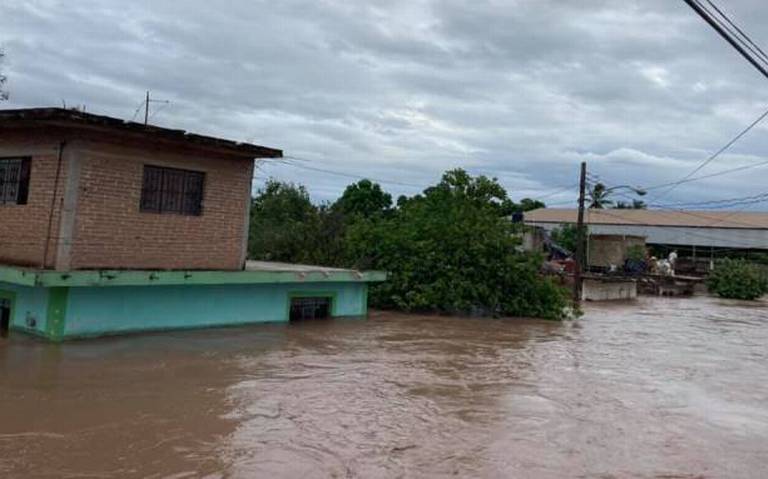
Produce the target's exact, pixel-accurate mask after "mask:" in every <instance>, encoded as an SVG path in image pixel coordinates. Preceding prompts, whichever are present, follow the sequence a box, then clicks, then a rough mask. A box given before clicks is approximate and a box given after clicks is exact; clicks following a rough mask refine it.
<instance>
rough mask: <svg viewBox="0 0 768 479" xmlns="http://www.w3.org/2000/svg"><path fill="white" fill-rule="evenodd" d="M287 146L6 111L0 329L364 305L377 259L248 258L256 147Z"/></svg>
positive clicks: (237, 319)
mask: <svg viewBox="0 0 768 479" xmlns="http://www.w3.org/2000/svg"><path fill="white" fill-rule="evenodd" d="M281 156H282V152H281V151H280V150H277V149H273V148H267V147H262V146H258V145H252V144H243V143H236V142H233V141H228V140H222V139H218V138H212V137H206V136H201V135H194V134H189V133H186V132H184V131H179V130H170V129H165V128H159V127H154V126H145V125H141V124H136V123H129V122H124V121H122V120H119V119H115V118H110V117H105V116H100V115H93V114H86V113H82V112H78V111H72V110H64V109H58V108H44V109H24V110H4V111H0V331H1V330H6V331H7V330H10V329H19V330H26V331H28V332H32V333H35V334H39V335H42V336H45V337H47V338H49V339H64V338H68V337H79V336H95V335H101V334H114V333H117V332H126V331H144V330H152V329H175V328H182V327H201V326H216V325H231V324H248V323H254V322H262V321H280V320H288V319H289V317H290V314H291V308H292V305H291V298H298V299H300V300H302V301H303V303H302V304H309V305H310V306H311V305H312V304H314V305H315V307H316V308H320V309H322V308H325V310H327V312H328V314H329V315H337V316H359V315H364V314H365V310H366V308H367V304H363V301H364V300H365V299H366V298H367V296H366V294H367V282H369V281H374V280H381V279H383V275H382V274H380V273H360V272H356V271H348V270H335V269H328V268H319V267H311V266H301V267H289V266H290V265H288V266H287V265H279V264H273V263H256V262H247V261H246V257H247V239H248V227H249V226H248V221H249V208H250V201H251V184H252V177H253V170H254V160H255V159H257V158H266V159H269V158H279V157H281ZM301 293H305V295H304V296H301ZM307 298H310V299H307ZM311 298H325V300H324V301H325V302H323V301H320V300H317V299H314V300H313V299H311ZM201 302H202V303H201ZM295 309H296V307H294V310H295ZM310 309H311V308H310Z"/></svg>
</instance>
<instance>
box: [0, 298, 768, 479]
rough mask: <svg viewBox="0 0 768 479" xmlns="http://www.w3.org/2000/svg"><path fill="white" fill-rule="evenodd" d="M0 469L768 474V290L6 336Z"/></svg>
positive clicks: (166, 473)
mask: <svg viewBox="0 0 768 479" xmlns="http://www.w3.org/2000/svg"><path fill="white" fill-rule="evenodd" d="M0 381H1V384H2V387H1V389H0V477H3V478H16V477H19V478H20V477H24V478H26V477H72V478H75V477H77V478H81V477H89V478H90V477H99V478H112V477H115V478H116V477H120V478H123V477H172V478H186V477H247V478H250V477H264V478H273V477H341V478H347V477H361V478H377V477H386V478H389V477H445V476H456V477H536V478H550V477H551V478H560V477H600V478H613V477H616V478H621V477H649V478H699V477H704V478H710V477H712V478H715V477H717V478H720V477H722V478H748V477H749V478H751V477H754V478H760V477H766V474H767V472H766V471H768V305H766V303H760V304H759V306H756V307H755V306H746V305H744V304H743V303H729V302H725V301H720V300H717V299H712V298H703V297H702V298H694V299H656V298H641V299H640V300H639V301H638V303H636V304H635V305H622V304H614V305H600V306H596V305H587V310H586V314H585V316H584V317H583V318H581V319H580V320H578V321H574V322H566V323H563V324H559V323H549V322H544V321H522V320H487V319H460V318H442V317H423V316H407V315H401V314H393V313H373V314H372V315H371V317H370V318H369V319H368V320H366V321H359V320H358V321H355V320H343V321H342V320H339V321H330V322H316V323H303V324H295V325H265V326H254V327H249V328H242V329H224V330H211V331H193V332H181V333H167V334H157V335H144V336H132V337H123V338H111V339H103V340H95V341H85V342H74V343H67V344H63V345H51V344H45V343H41V342H38V341H35V340H32V339H28V338H25V337H22V336H19V335H15V336H13V335H12V337H11V338H9V339H7V340H0Z"/></svg>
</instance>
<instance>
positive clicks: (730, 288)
mask: <svg viewBox="0 0 768 479" xmlns="http://www.w3.org/2000/svg"><path fill="white" fill-rule="evenodd" d="M707 286H708V287H709V290H710V291H711V292H713V293H715V294H717V295H718V296H720V297H722V298H729V299H745V300H754V299H757V298H759V297H761V296H763V295H764V294H766V293H768V278H766V275H765V273H764V272H763V271H762V270H761V269H759V268H758V267H757V266H755V265H753V264H750V263H747V262H746V261H743V260H734V259H724V260H722V261H721V262H719V264H718V265H717V267H716V268H715V270H714V271H713V272H712V274H711V275H710V276H709V279H708V280H707Z"/></svg>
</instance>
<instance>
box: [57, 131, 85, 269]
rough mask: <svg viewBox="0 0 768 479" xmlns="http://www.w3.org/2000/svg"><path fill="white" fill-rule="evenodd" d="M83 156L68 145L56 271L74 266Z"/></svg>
mask: <svg viewBox="0 0 768 479" xmlns="http://www.w3.org/2000/svg"><path fill="white" fill-rule="evenodd" d="M81 156H82V155H81V154H80V153H79V152H78V151H77V150H76V149H75V148H73V145H67V149H66V151H65V153H64V157H65V159H66V165H67V181H66V183H65V184H64V198H63V199H62V204H61V211H60V213H59V231H58V235H57V241H56V244H57V250H56V264H55V267H54V269H55V270H56V271H69V270H70V269H71V268H72V244H73V242H74V236H75V223H76V220H77V203H78V198H79V196H80V173H81V170H82V158H81Z"/></svg>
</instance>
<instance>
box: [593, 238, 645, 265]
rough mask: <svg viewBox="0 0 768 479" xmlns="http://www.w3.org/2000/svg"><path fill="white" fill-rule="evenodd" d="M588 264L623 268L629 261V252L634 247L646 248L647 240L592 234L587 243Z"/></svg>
mask: <svg viewBox="0 0 768 479" xmlns="http://www.w3.org/2000/svg"><path fill="white" fill-rule="evenodd" d="M587 245H588V251H587V264H588V265H589V266H597V267H601V268H608V267H610V266H611V265H614V266H618V267H621V266H622V265H623V264H624V261H625V260H626V259H627V252H628V250H629V248H631V247H633V246H640V247H643V248H644V247H645V238H641V237H637V236H621V235H596V234H590V236H589V241H588V243H587Z"/></svg>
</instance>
